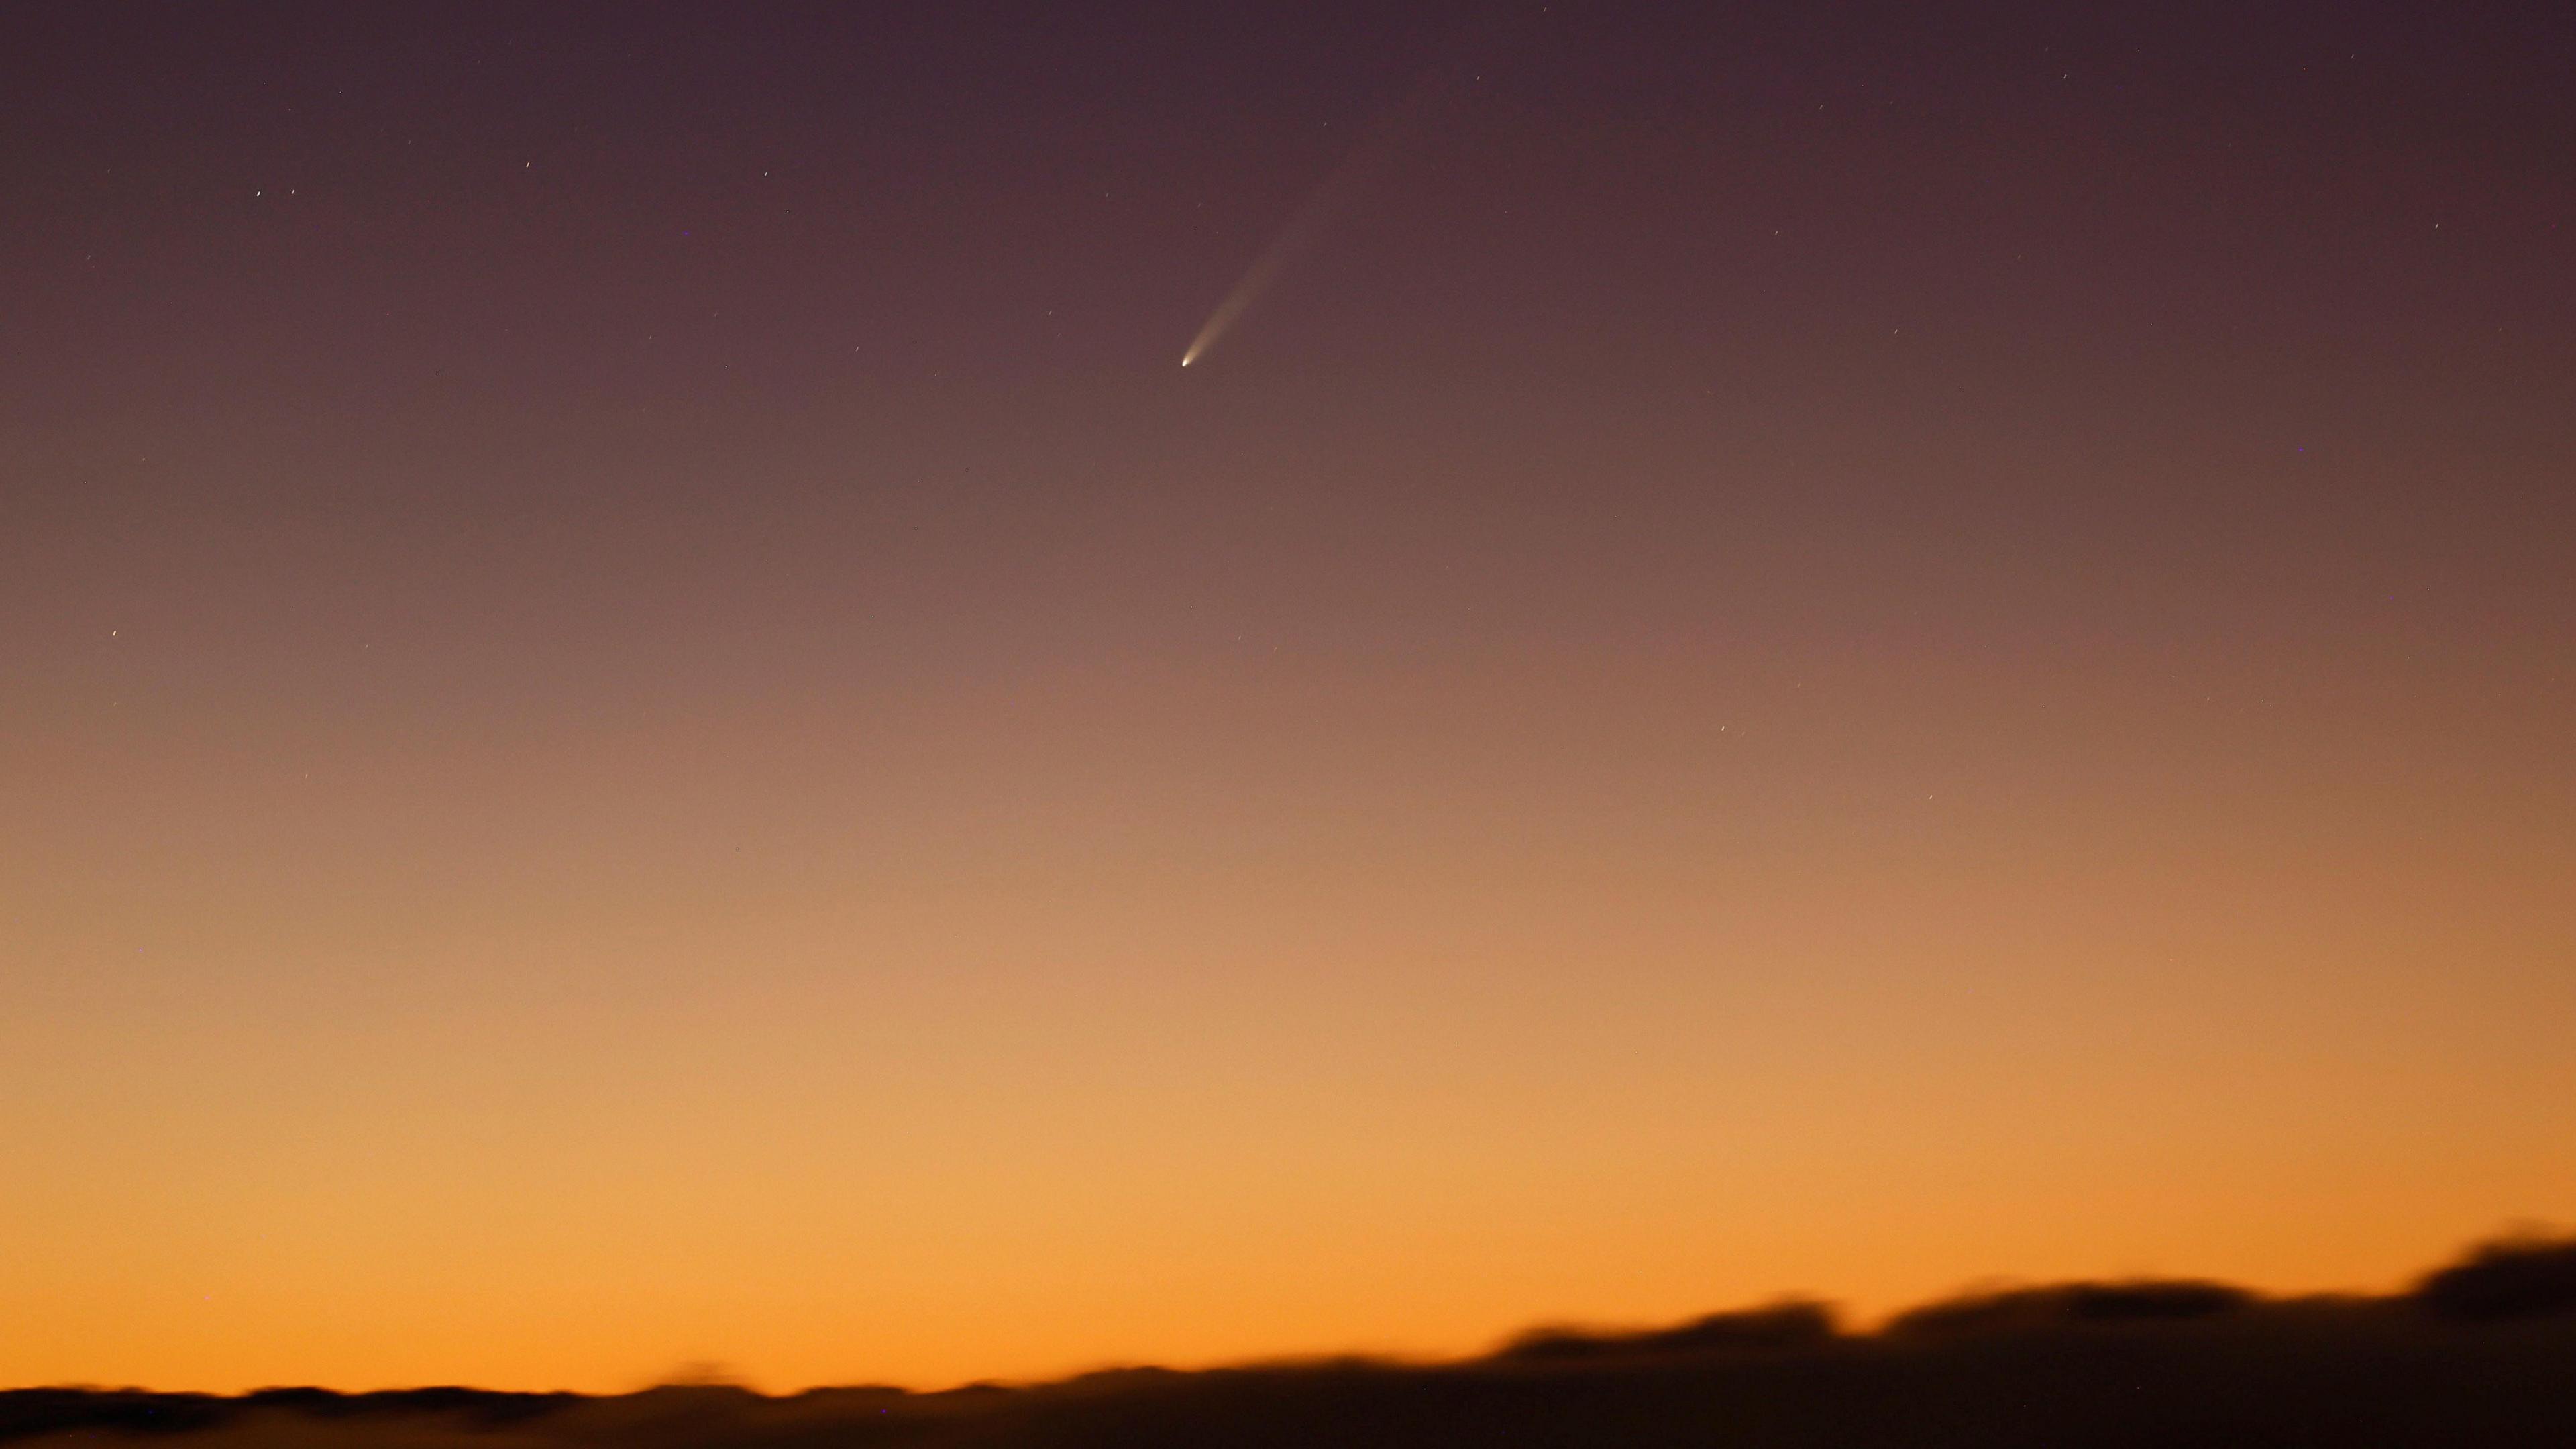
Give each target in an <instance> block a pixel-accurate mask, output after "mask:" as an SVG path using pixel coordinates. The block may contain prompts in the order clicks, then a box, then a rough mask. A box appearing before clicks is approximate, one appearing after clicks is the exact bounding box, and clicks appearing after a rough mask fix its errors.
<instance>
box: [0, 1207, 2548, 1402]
mask: <svg viewBox="0 0 2576 1449" xmlns="http://www.w3.org/2000/svg"><path fill="white" fill-rule="evenodd" d="M174 1438H184V1439H185V1440H186V1441H187V1444H186V1449H282V1446H293V1449H695V1446H707V1449H868V1446H876V1445H887V1446H893V1445H905V1446H912V1445H918V1446H924V1449H945V1446H959V1449H967V1446H973V1449H1023V1446H1025V1449H1059V1446H1061V1449H1076V1446H1079V1449H1094V1446H1097V1449H1110V1446H1118V1449H1164V1446H1169V1449H1183V1446H1188V1449H1208V1446H1236V1445H1239V1446H1245V1449H1291V1446H1309V1445H1325V1444H1330V1445H1345V1446H1370V1445H1388V1446H1393V1445H1433V1444H1438V1445H1452V1444H1467V1443H1489V1444H1543V1445H1554V1446H1563V1449H1590V1446H1595V1445H1598V1446H1602V1449H1608V1446H1612V1445H1618V1446H1623V1449H1638V1446H1646V1449H1654V1446H1664V1445H1671V1446H1676V1449H1678V1446H1682V1445H1693V1446H1711V1445H1719V1446H1723V1445H1745V1446H1780V1449H1792V1446H1816V1449H1824V1446H1828V1445H1830V1446H1835V1449H1855V1446H1871V1445H1890V1446H1896V1445H1933V1444H1944V1445H1947V1444H1979V1445H1988V1446H1999V1449H2010V1446H2021V1445H2030V1446H2038V1445H2066V1444H2084V1445H2099V1446H2113V1449H2117V1446H2129V1445H2136V1446H2141V1449H2143V1446H2147V1445H2159V1446H2161V1445H2169V1444H2185V1443H2197V1444H2216V1445H2227V1444H2275V1443H2278V1444H2292V1443H2297V1444H2330V1445H2356V1446H2369V1445H2417V1444H2425V1445H2430V1444H2477V1445H2525V1444H2529V1445H2542V1444H2547V1445H2554V1446H2565V1445H2571V1444H2576V1238H2566V1239H2554V1238H2548V1237H2541V1236H2522V1237H2516V1238H2510V1239H2502V1240H2498V1241H2495V1242H2490V1243H2486V1244H2483V1245H2481V1246H2479V1247H2477V1248H2474V1249H2472V1250H2471V1251H2469V1252H2468V1253H2467V1254H2465V1255H2463V1256H2462V1257H2461V1258H2460V1259H2458V1260H2457V1261H2455V1262H2453V1263H2451V1264H2448V1265H2446V1266H2444V1267H2442V1268H2439V1269H2436V1270H2435V1271H2433V1272H2430V1273H2428V1274H2426V1275H2424V1277H2423V1278H2422V1279H2421V1280H2419V1281H2418V1282H2417V1283H2416V1284H2415V1285H2414V1286H2413V1287H2412V1288H2411V1289H2409V1290H2408V1291H2406V1292H2403V1293H2399V1294H2393V1295H2388V1296H2384V1297H2383V1296H2332V1297H2309V1298H2287V1299H2282V1298H2267V1297H2264V1296H2262V1295H2260V1294H2256V1293H2253V1292H2250V1291H2248V1290H2245V1289H2242V1288H2238V1287H2234V1286H2232V1285H2229V1284H2225V1283H2213V1282H2206V1281H2200V1280H2146V1281H2123V1282H2089V1283H2067V1284H2056V1285H2049V1286H2042V1287H2030V1288H2014V1289H2007V1290H1998V1291H1985V1292H1979V1293H1974V1294H1969V1295H1964V1296H1961V1297H1957V1298H1951V1299H1946V1300H1943V1301H1940V1302H1936V1303H1929V1304H1925V1305H1923V1306H1921V1307H1919V1308H1915V1309H1913V1310H1910V1311H1908V1312H1906V1313H1902V1314H1899V1315H1897V1316H1896V1317H1895V1318H1894V1319H1892V1320H1890V1321H1889V1322H1888V1323H1887V1324H1886V1325H1885V1326H1884V1327H1882V1328H1880V1329H1878V1330H1877V1331H1875V1332H1870V1333H1857V1332H1853V1331H1850V1330H1848V1329H1847V1328H1845V1327H1844V1326H1843V1325H1842V1324H1841V1323H1839V1322H1838V1321H1837V1320H1836V1318H1835V1316H1834V1313H1833V1311H1832V1309H1831V1308H1830V1307H1829V1306H1827V1305H1825V1304H1821V1303H1815V1302H1809V1301H1802V1300H1788V1301H1783V1302H1779V1303H1774V1304H1770V1305H1766V1306H1762V1307H1757V1308H1751V1309H1744V1310H1739V1311H1736V1312H1729V1313H1717V1314H1711V1315H1708V1316H1706V1317H1703V1318H1698V1319H1694V1320H1692V1321H1690V1322H1687V1323H1682V1324H1676V1325H1671V1326H1667V1327H1659V1328H1647V1329H1634V1330H1609V1329H1599V1328H1579V1327H1551V1328H1542V1329H1537V1330H1533V1331H1531V1332H1529V1333H1525V1334H1522V1335H1520V1336H1519V1337H1517V1338H1514V1339H1512V1340H1510V1341H1509V1342H1507V1343H1505V1344H1504V1345H1503V1346H1502V1347H1500V1348H1499V1349H1497V1350H1495V1351H1494V1352H1493V1353H1491V1354H1488V1355H1485V1356H1482V1357H1478V1358H1473V1359H1467V1360H1462V1361H1459V1362H1455V1363H1447V1364H1432V1365H1424V1364H1393V1363H1382V1362H1375V1361H1370V1360H1360V1359H1350V1360H1336V1361H1332V1362H1319V1363H1306V1364H1287V1365H1258V1366H1250V1367H1243V1368H1231V1369H1211V1370H1204V1371H1196V1372H1175V1371H1170V1370H1161V1369H1122V1370H1112V1371H1107V1372H1102V1373H1096V1374H1086V1375H1083V1376H1080V1377H1077V1378H1073V1379H1068V1380H1064V1381H1062V1382H1058V1383H1049V1384H1034V1385H1022V1386H1009V1387H1005V1386H999V1385H989V1384H986V1385H973V1386H970V1387H967V1388H963V1389H951V1390H947V1391H944V1392H938V1393H917V1392H912V1391H908V1390H904V1389H900V1388H884V1387H869V1388H833V1389H817V1390H812V1391H809V1392H806V1393H801V1394H792V1395H784V1396H778V1397H770V1396H764V1395H761V1394H756V1393H753V1392H751V1391H749V1390H747V1389H743V1388H739V1387H735V1386H731V1385H725V1384H718V1383H703V1382H701V1383H689V1384H673V1385H666V1386H664V1387H661V1388H657V1389H651V1390H647V1391H645V1392H643V1393H639V1394H628V1395H618V1396H608V1397H592V1396H584V1395H577V1394H512V1393H493V1392H486V1391H483V1390H478V1389H468V1388H425V1389H405V1390H396V1391H387V1392H378V1393H360V1394H348V1393H337V1392H333V1391H331V1390H326V1389H311V1388H281V1389H266V1390H261V1391H259V1392H256V1393H251V1394H245V1395H240V1396H237V1397H219V1396H214V1395H206V1394H173V1393H152V1392H145V1391H141V1390H113V1389H90V1388H41V1389H21V1390H16V1391H10V1392H0V1441H16V1445H15V1446H13V1449H24V1446H32V1445H53V1444H64V1445H68V1444H69V1443H71V1442H73V1441H75V1440H77V1441H79V1442H81V1443H83V1444H93V1445H94V1444H98V1443H101V1442H105V1441H123V1442H124V1443H126V1444H128V1445H135V1446H148V1445H149V1444H150V1443H151V1442H152V1441H156V1440H166V1439H174ZM172 1449H179V1446H175V1445H174V1446H172Z"/></svg>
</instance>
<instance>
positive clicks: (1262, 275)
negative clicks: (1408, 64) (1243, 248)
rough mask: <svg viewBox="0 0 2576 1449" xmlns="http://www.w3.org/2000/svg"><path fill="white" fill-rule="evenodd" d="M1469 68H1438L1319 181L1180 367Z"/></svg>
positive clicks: (1218, 333)
mask: <svg viewBox="0 0 2576 1449" xmlns="http://www.w3.org/2000/svg"><path fill="white" fill-rule="evenodd" d="M1469 70H1470V67H1469V66H1468V65H1467V64H1466V63H1465V62H1464V61H1463V60H1462V61H1460V62H1459V63H1455V64H1450V65H1445V66H1435V67H1434V68H1433V69H1432V71H1431V72H1430V73H1429V74H1428V75H1426V76H1424V77H1423V78H1422V79H1421V80H1420V81H1418V82H1416V83H1415V84H1414V86H1413V89H1412V90H1410V91H1409V92H1407V93H1406V94H1405V97H1404V99H1403V100H1401V101H1399V102H1397V103H1396V104H1395V106H1394V107H1393V108H1391V109H1390V110H1388V111H1387V112H1386V113H1385V114H1384V115H1383V116H1381V117H1379V118H1378V121H1377V123H1376V124H1375V125H1373V126H1371V127H1370V128H1369V130H1368V133H1367V134H1366V135H1365V136H1363V137H1362V138H1361V139H1360V141H1359V144H1357V145H1356V146H1354V147H1352V148H1351V151H1350V154H1349V155H1347V156H1345V157H1344V158H1343V159H1342V162H1341V164H1340V165H1338V166H1336V167H1334V168H1333V170H1332V171H1331V172H1329V173H1327V174H1326V175H1325V177H1324V179H1323V180H1322V181H1320V182H1318V183H1316V186H1315V189H1314V190H1313V191H1310V192H1308V193H1307V194H1306V199H1305V200H1304V201H1302V202H1300V203H1299V204H1298V206H1297V209H1296V210H1295V211H1293V212H1291V213H1289V215H1288V220H1287V222H1286V223H1285V224H1284V225H1282V226H1281V227H1280V228H1279V233H1278V235H1276V236H1274V237H1272V238H1271V239H1270V245H1268V246H1266V247H1263V248H1262V249H1261V254H1260V255H1259V256H1256V257H1254V258H1253V259H1252V265H1251V266H1250V267H1248V268H1246V269H1245V270H1244V273H1243V280H1241V281H1239V282H1237V283H1235V284H1234V290H1233V291H1230V292H1228V293H1226V294H1225V300H1223V301H1221V302H1219V303H1217V304H1216V310H1215V311H1213V312H1211V313H1209V314H1208V319H1207V324H1206V325H1205V326H1203V327H1201V328H1199V335H1198V336H1196V337H1193V338H1191V339H1190V345H1189V348H1188V350H1187V351H1185V352H1183V353H1182V354H1181V366H1183V367H1187V366H1189V365H1190V364H1191V363H1193V362H1196V361H1198V360H1199V359H1200V358H1202V357H1205V356H1206V355H1207V353H1208V349H1209V348H1212V347H1214V346H1216V344H1217V343H1218V341H1219V340H1221V339H1222V338H1223V337H1224V336H1225V334H1226V333H1227V332H1228V331H1230V330H1232V329H1233V327H1234V324H1235V323H1237V322H1239V321H1241V320H1242V319H1243V314H1244V313H1245V312H1248V311H1250V310H1251V308H1252V304H1253V303H1255V302H1257V301H1259V300H1261V294H1262V293H1263V292H1266V291H1268V290H1269V289H1270V284H1271V283H1272V282H1274V281H1276V280H1278V278H1279V274H1280V272H1282V271H1284V270H1285V269H1286V268H1287V266H1288V264H1289V263H1290V262H1292V261H1294V260H1296V258H1297V255H1298V253H1300V252H1302V251H1304V250H1305V249H1306V247H1307V246H1308V244H1309V243H1311V242H1313V241H1314V240H1315V238H1316V237H1317V236H1318V235H1319V234H1321V233H1322V232H1323V231H1324V230H1325V229H1326V227H1327V226H1329V225H1330V224H1331V222H1332V221H1333V219H1334V218H1335V217H1337V216H1339V215H1340V214H1341V213H1342V210H1343V208H1344V207H1346V206H1348V205H1349V204H1350V201H1351V198H1352V197H1353V196H1354V195H1356V194H1357V193H1359V192H1360V191H1361V190H1362V189H1363V188H1365V187H1366V186H1367V184H1368V183H1369V182H1370V181H1372V180H1375V179H1376V178H1377V176H1378V175H1379V173H1381V172H1383V171H1385V170H1386V169H1387V168H1388V166H1389V165H1390V164H1391V163H1392V162H1393V161H1394V159H1395V157H1396V155H1397V153H1398V152H1399V150H1400V149H1401V143H1402V142H1403V141H1404V140H1405V139H1406V138H1408V137H1410V136H1412V135H1413V134H1415V133H1416V132H1418V131H1419V130H1421V129H1422V126H1423V124H1424V122H1425V121H1426V120H1427V119H1428V117H1429V116H1430V113H1431V112H1432V111H1433V110H1435V109H1437V108H1438V107H1439V106H1440V105H1441V104H1442V103H1444V102H1445V101H1447V100H1448V99H1449V98H1450V97H1451V96H1453V95H1454V94H1456V93H1457V92H1458V91H1459V90H1460V89H1462V88H1463V86H1464V85H1465V84H1466V83H1467V82H1468V81H1470V80H1472V79H1477V78H1478V77H1474V76H1472V75H1470V74H1469V73H1468V72H1469Z"/></svg>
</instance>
